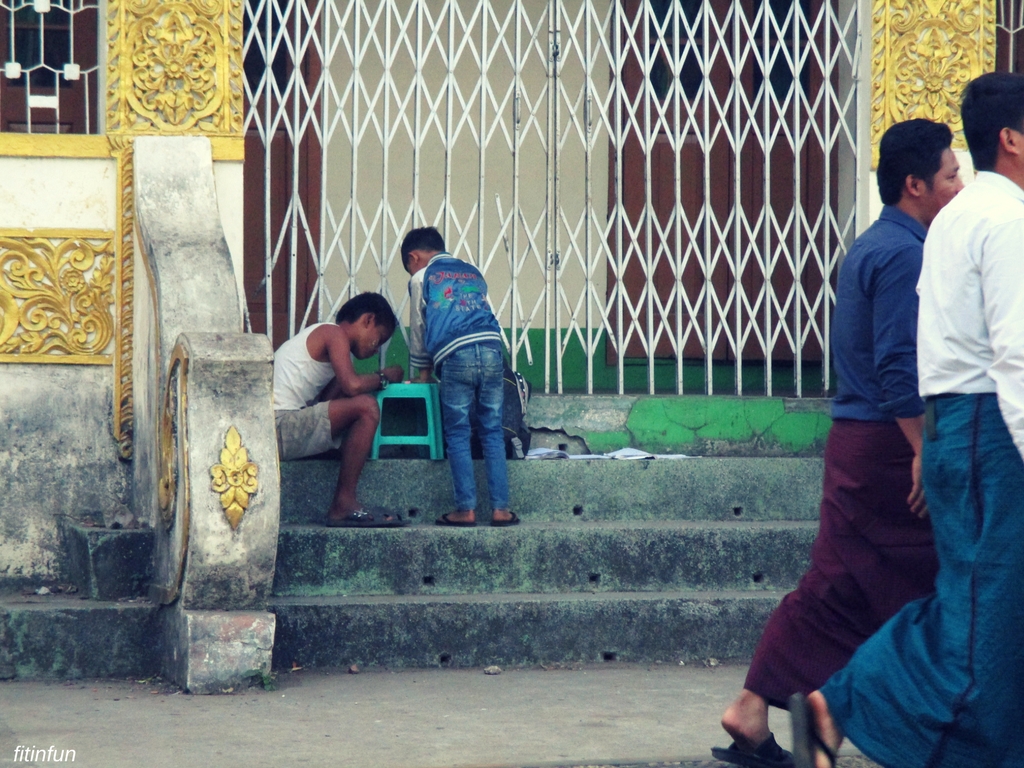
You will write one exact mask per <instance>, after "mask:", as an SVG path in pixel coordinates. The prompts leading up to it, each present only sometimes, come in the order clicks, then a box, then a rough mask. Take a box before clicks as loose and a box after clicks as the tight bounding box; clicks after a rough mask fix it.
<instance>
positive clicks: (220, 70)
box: [107, 0, 244, 135]
mask: <svg viewBox="0 0 1024 768" xmlns="http://www.w3.org/2000/svg"><path fill="white" fill-rule="evenodd" d="M107 29H108V35H109V41H108V56H107V132H108V133H150V134H152V133H160V134H182V133H192V134H195V133H203V134H218V135H240V134H241V132H242V119H243V108H244V100H243V84H242V0H189V1H188V2H162V1H161V0H111V1H110V3H109V5H108V23H107Z"/></svg>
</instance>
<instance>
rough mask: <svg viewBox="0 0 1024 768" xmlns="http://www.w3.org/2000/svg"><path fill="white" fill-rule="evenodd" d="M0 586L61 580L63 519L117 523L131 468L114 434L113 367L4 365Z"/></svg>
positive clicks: (0, 370)
mask: <svg viewBox="0 0 1024 768" xmlns="http://www.w3.org/2000/svg"><path fill="white" fill-rule="evenodd" d="M0 382H2V383H0V587H3V586H4V585H5V584H6V585H7V586H19V585H21V584H25V583H37V582H44V581H53V580H55V579H59V578H61V577H62V576H63V573H62V565H63V564H62V558H63V552H62V550H61V547H60V540H59V535H58V527H59V526H58V520H59V519H60V518H61V517H62V516H69V517H76V518H78V517H90V518H93V519H96V520H103V521H112V520H113V518H114V516H115V515H117V514H118V513H119V512H122V511H125V510H127V508H128V499H127V488H128V469H127V467H126V465H124V464H123V463H121V462H120V461H118V458H117V455H118V454H117V445H116V444H115V443H114V439H113V437H112V435H111V432H110V425H111V420H112V408H113V399H114V393H113V390H114V377H113V373H112V371H111V370H110V367H109V366H96V365H27V364H12V363H6V364H4V365H2V366H0Z"/></svg>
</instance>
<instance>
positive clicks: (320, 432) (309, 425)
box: [274, 402, 341, 461]
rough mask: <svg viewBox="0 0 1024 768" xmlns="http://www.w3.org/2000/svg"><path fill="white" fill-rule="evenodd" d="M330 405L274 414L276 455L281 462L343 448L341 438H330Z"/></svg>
mask: <svg viewBox="0 0 1024 768" xmlns="http://www.w3.org/2000/svg"><path fill="white" fill-rule="evenodd" d="M329 407H330V403H327V402H324V403H317V404H316V405H311V406H309V407H308V408H301V409H299V410H297V411H274V421H275V422H276V423H277V452H278V455H279V456H280V457H281V461H291V460H292V459H301V458H302V457H304V456H315V455H316V454H318V453H323V452H324V451H329V450H331V449H332V448H340V447H341V436H338V437H331V417H330V416H329V415H328V410H327V409H328V408H329Z"/></svg>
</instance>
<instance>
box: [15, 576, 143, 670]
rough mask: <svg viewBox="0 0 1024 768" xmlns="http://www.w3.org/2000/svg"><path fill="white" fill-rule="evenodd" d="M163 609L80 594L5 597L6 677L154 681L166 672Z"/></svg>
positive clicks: (140, 601) (141, 601)
mask: <svg viewBox="0 0 1024 768" xmlns="http://www.w3.org/2000/svg"><path fill="white" fill-rule="evenodd" d="M159 645H160V632H159V630H158V622H157V607H156V606H155V605H153V604H152V603H150V602H148V601H145V600H135V601H131V602H129V601H125V602H109V601H100V600H88V599H79V598H78V597H77V596H74V597H67V596H63V595H39V596H36V595H31V596H25V595H20V594H14V595H12V594H7V595H2V596H0V679H10V678H19V679H35V680H39V679H67V678H82V677H149V676H152V675H155V674H157V673H158V672H159V670H160V664H159Z"/></svg>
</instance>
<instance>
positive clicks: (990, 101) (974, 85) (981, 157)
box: [960, 72, 1024, 171]
mask: <svg viewBox="0 0 1024 768" xmlns="http://www.w3.org/2000/svg"><path fill="white" fill-rule="evenodd" d="M960 116H961V117H962V118H963V121H964V138H966V139H967V146H968V148H970V150H971V160H972V161H974V168H975V170H978V171H991V170H992V169H994V168H995V167H996V155H997V153H998V150H999V134H1000V132H1001V131H1002V130H1003V128H1012V129H1013V130H1015V131H1024V75H1014V74H1010V73H1009V72H989V73H988V74H987V75H982V76H981V77H976V78H975V79H974V80H972V81H971V82H970V83H968V84H967V88H966V89H964V100H963V104H962V105H961V106H960Z"/></svg>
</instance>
